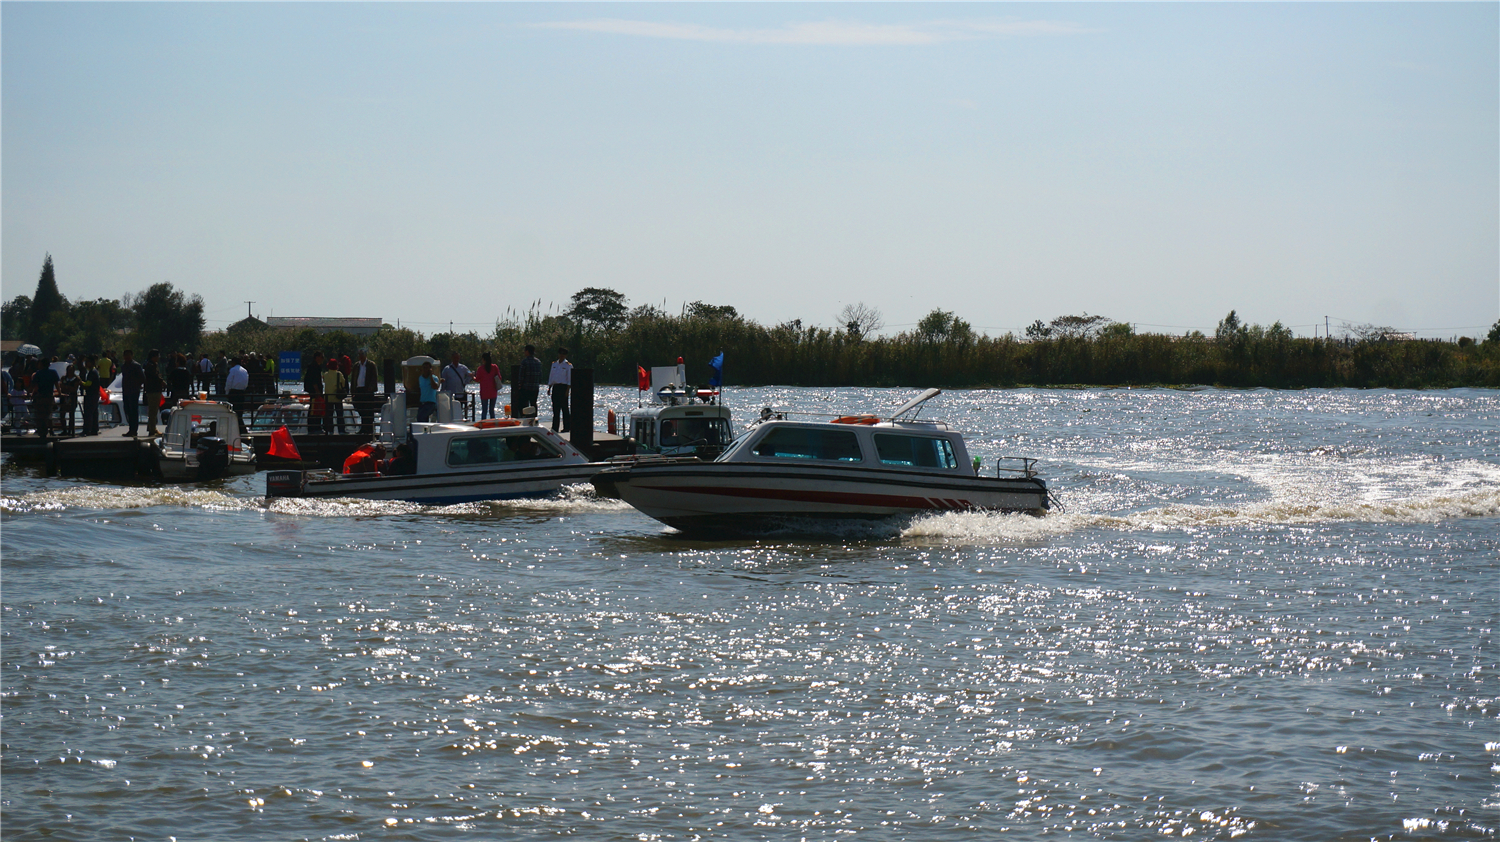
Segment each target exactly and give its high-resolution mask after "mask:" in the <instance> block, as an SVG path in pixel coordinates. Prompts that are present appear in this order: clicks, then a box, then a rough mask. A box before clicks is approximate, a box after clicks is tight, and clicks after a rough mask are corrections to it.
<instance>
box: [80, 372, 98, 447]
mask: <svg viewBox="0 0 1500 842" xmlns="http://www.w3.org/2000/svg"><path fill="white" fill-rule="evenodd" d="M78 387H79V388H80V389H81V390H83V435H85V436H97V435H99V389H100V388H102V387H100V385H99V364H98V362H97V361H95V359H94V357H93V356H92V355H90V356H85V357H84V358H83V374H81V375H79V377H78Z"/></svg>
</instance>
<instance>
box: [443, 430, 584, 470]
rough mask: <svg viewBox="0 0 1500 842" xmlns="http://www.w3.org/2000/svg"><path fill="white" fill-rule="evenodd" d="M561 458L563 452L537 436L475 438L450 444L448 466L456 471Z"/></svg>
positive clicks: (463, 439)
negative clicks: (462, 468)
mask: <svg viewBox="0 0 1500 842" xmlns="http://www.w3.org/2000/svg"><path fill="white" fill-rule="evenodd" d="M560 456H562V451H561V450H559V449H557V447H556V446H554V445H553V444H552V443H551V442H548V441H546V440H545V439H543V438H542V437H541V436H537V435H516V436H473V437H469V438H456V439H453V440H452V441H450V442H448V464H449V465H450V466H451V467H455V468H456V467H462V466H465V465H494V464H496V463H499V462H518V461H522V460H527V459H556V458H558V457H560Z"/></svg>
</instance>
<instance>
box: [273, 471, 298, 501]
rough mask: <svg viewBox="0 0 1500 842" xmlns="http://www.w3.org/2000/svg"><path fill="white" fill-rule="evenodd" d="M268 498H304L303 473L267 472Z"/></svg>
mask: <svg viewBox="0 0 1500 842" xmlns="http://www.w3.org/2000/svg"><path fill="white" fill-rule="evenodd" d="M266 496H267V497H301V496H302V472H301V471H267V472H266Z"/></svg>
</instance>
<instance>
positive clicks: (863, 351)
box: [0, 255, 1500, 389]
mask: <svg viewBox="0 0 1500 842" xmlns="http://www.w3.org/2000/svg"><path fill="white" fill-rule="evenodd" d="M540 307H541V303H540V302H537V303H536V304H534V305H533V306H532V309H531V310H530V311H529V312H527V313H524V314H521V313H516V312H514V311H510V310H508V311H507V312H506V313H505V314H503V315H501V316H500V317H499V318H497V320H496V324H495V328H494V330H493V331H491V332H490V333H489V334H488V335H484V336H481V335H479V334H477V333H474V332H467V333H437V334H434V335H431V336H424V335H423V334H421V333H418V332H416V331H413V330H411V329H409V328H399V327H391V326H390V325H386V326H385V327H383V328H382V329H381V330H380V331H379V332H377V333H375V334H373V335H371V336H353V335H350V334H347V333H338V332H333V333H320V332H318V331H316V330H314V329H312V328H298V329H279V330H273V329H270V328H268V327H267V326H266V325H265V323H264V322H261V321H259V320H258V319H253V318H246V319H244V320H243V321H241V322H237V323H236V324H235V325H233V326H231V327H230V328H229V329H227V330H223V331H213V332H204V331H203V326H204V318H203V300H202V299H201V298H199V297H198V296H196V295H188V294H186V293H184V292H182V291H180V290H177V289H175V288H174V287H173V286H172V285H171V284H169V283H158V284H154V285H152V286H151V287H149V288H147V289H145V290H143V291H141V292H140V293H137V294H134V295H127V296H125V297H124V298H122V299H121V300H120V301H111V300H107V299H99V300H96V301H78V302H69V301H68V299H67V298H66V297H65V296H63V295H62V292H61V290H60V289H59V288H58V284H57V280H56V276H55V271H54V267H53V264H52V257H51V255H48V256H47V258H46V261H45V263H44V264H43V267H42V272H41V275H40V277H39V278H38V282H37V289H36V293H35V294H34V295H33V296H30V297H27V296H24V295H19V296H16V297H15V298H13V299H11V300H10V301H6V302H5V303H4V305H3V307H0V334H3V335H4V337H5V338H7V339H22V340H24V341H26V342H31V343H34V344H36V345H38V346H39V347H40V349H41V351H42V354H43V355H44V356H52V355H57V356H65V355H66V354H69V353H73V354H77V355H83V354H89V353H96V352H99V351H102V350H111V351H114V352H116V353H117V354H118V353H119V352H120V351H122V350H124V349H125V348H134V349H135V350H136V351H137V358H140V357H143V356H144V352H145V351H146V350H147V349H150V348H158V349H160V350H161V351H163V352H164V353H165V352H171V351H182V352H184V353H191V354H197V353H208V354H210V355H211V356H213V357H215V358H217V356H218V352H219V351H221V350H222V351H226V352H228V353H229V354H231V355H236V354H238V353H241V352H252V351H253V352H258V353H260V354H262V355H265V356H268V357H270V358H271V359H275V358H276V355H277V354H279V353H280V352H282V351H300V352H304V353H309V354H310V353H311V352H312V351H323V352H324V353H336V354H340V355H342V354H349V355H350V356H353V355H354V354H355V353H356V352H357V351H358V349H360V348H362V347H364V348H369V349H370V356H371V357H372V358H374V359H376V360H385V359H395V360H404V359H408V358H410V357H413V356H417V355H419V354H427V355H431V356H434V357H438V358H439V359H442V360H447V359H448V357H449V355H450V354H451V353H452V352H454V351H457V352H458V353H459V355H460V356H461V358H462V359H463V360H464V361H465V362H467V363H469V364H470V365H472V364H474V363H475V362H477V361H478V360H479V358H480V355H481V354H482V353H485V352H489V353H491V354H492V355H493V357H494V360H495V362H497V363H499V364H500V365H501V366H502V368H503V369H508V368H509V366H510V365H511V364H513V363H515V362H517V361H518V360H520V359H521V353H522V348H523V347H524V346H525V345H527V344H528V343H530V344H533V345H535V346H536V347H537V353H538V356H540V357H542V358H543V359H544V360H545V359H550V358H552V357H554V356H555V355H556V351H557V348H558V347H559V346H567V347H568V348H569V349H570V350H571V351H572V359H573V363H574V364H575V365H577V366H584V367H590V368H593V369H594V377H595V381H596V382H599V383H614V384H629V383H634V382H636V367H637V366H644V367H646V368H648V369H649V368H651V367H652V366H659V365H669V364H671V363H675V362H676V360H677V358H678V357H682V358H683V359H684V361H685V362H686V364H687V372H688V379H689V380H690V381H691V383H690V385H703V384H706V383H707V382H708V379H709V377H710V375H711V373H712V372H711V370H710V368H709V365H708V363H709V360H711V359H713V358H714V357H715V356H716V355H718V354H719V353H720V352H723V353H724V355H725V361H724V378H725V382H726V383H730V384H739V385H766V384H779V385H788V386H911V387H919V386H948V387H993V386H999V387H1004V386H1074V385H1076V386H1148V385H1190V384H1204V385H1219V386H1237V387H1248V386H1270V387H1275V388H1305V387H1338V386H1349V387H1356V388H1371V387H1382V386H1383V387H1390V388H1403V389H1404V388H1445V387H1455V386H1489V387H1500V322H1496V323H1495V326H1494V327H1493V328H1491V329H1490V331H1489V334H1488V336H1487V337H1485V338H1484V339H1483V340H1482V341H1477V342H1476V341H1474V340H1473V339H1469V338H1462V339H1459V340H1458V341H1453V342H1449V341H1440V340H1416V339H1412V338H1410V337H1409V336H1407V335H1405V334H1401V333H1398V332H1397V331H1395V330H1394V329H1392V328H1386V327H1376V326H1373V325H1363V326H1358V327H1350V328H1346V335H1345V336H1343V337H1340V338H1322V339H1306V338H1296V337H1294V336H1292V333H1291V331H1290V330H1288V329H1286V328H1285V327H1283V326H1282V325H1281V324H1280V323H1279V322H1278V323H1276V324H1273V325H1271V326H1269V327H1262V326H1260V325H1247V324H1242V323H1241V322H1240V320H1239V318H1238V316H1237V315H1236V314H1235V313H1234V312H1233V311H1231V312H1230V313H1229V315H1228V316H1226V317H1225V318H1224V320H1223V321H1221V322H1220V323H1219V326H1218V329H1217V330H1216V331H1215V332H1214V335H1213V336H1205V335H1203V334H1201V333H1198V332H1194V333H1191V334H1188V335H1186V336H1170V335H1166V334H1155V333H1136V332H1135V331H1134V330H1133V329H1132V328H1131V326H1130V325H1128V324H1124V323H1121V322H1114V321H1111V320H1110V319H1107V318H1105V317H1103V316H1097V315H1095V316H1090V315H1088V314H1086V313H1085V314H1083V315H1081V316H1080V315H1073V316H1059V317H1058V318H1055V319H1053V320H1052V321H1051V322H1048V323H1043V322H1042V321H1040V320H1038V321H1036V322H1035V323H1034V324H1032V325H1031V326H1030V327H1029V328H1027V329H1026V331H1025V336H1022V337H1018V336H1015V335H1012V334H1006V335H1004V336H996V337H992V336H986V335H982V334H978V333H976V332H975V331H974V330H973V328H972V327H971V326H970V325H969V323H968V322H966V321H964V320H963V319H961V318H959V317H957V316H956V315H954V314H953V313H950V312H947V311H944V310H933V311H932V312H931V313H928V314H927V315H926V316H924V317H923V318H922V319H921V321H919V322H918V323H917V325H916V327H915V328H914V329H913V330H910V331H906V332H902V333H899V334H896V335H894V336H877V335H876V334H877V333H878V332H879V330H880V329H881V327H882V326H883V325H882V321H881V314H880V312H879V311H878V310H875V309H873V308H870V307H867V306H866V305H865V304H863V303H860V304H853V305H850V306H848V307H846V308H844V311H843V312H842V313H840V314H839V315H838V319H837V321H838V326H837V327H834V328H825V327H816V326H804V325H803V323H802V320H801V319H796V320H792V321H787V322H783V323H781V324H778V325H775V326H771V327H767V326H765V325H761V324H757V323H755V322H753V321H750V320H749V319H746V318H744V317H743V316H741V315H740V314H739V313H738V312H737V311H736V310H735V308H734V307H732V306H727V305H712V304H705V303H703V302H701V301H695V302H692V303H691V304H687V305H685V306H684V307H683V308H682V310H681V312H680V313H678V314H676V315H672V314H670V313H668V312H666V311H665V310H663V309H662V308H660V307H656V306H654V305H644V306H639V307H635V308H630V307H628V305H627V301H626V299H625V296H624V295H622V294H620V293H619V292H616V291H614V290H610V289H602V288H597V287H589V288H585V289H583V290H580V291H579V292H577V293H576V294H574V295H573V297H572V300H571V302H570V305H569V307H568V308H567V309H566V310H562V311H556V310H555V309H554V310H553V311H551V312H544V311H542V310H541V309H539V308H540Z"/></svg>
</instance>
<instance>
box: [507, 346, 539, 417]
mask: <svg viewBox="0 0 1500 842" xmlns="http://www.w3.org/2000/svg"><path fill="white" fill-rule="evenodd" d="M541 390H542V361H541V360H539V359H537V358H536V346H535V345H527V346H526V356H524V357H522V358H521V365H520V372H519V373H518V374H517V375H516V382H514V383H512V384H511V386H510V414H511V416H512V417H515V418H523V417H525V416H524V415H523V414H522V413H523V412H524V411H525V409H526V407H528V406H529V407H531V408H532V417H535V415H536V396H537V393H538V392H540V391H541Z"/></svg>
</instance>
